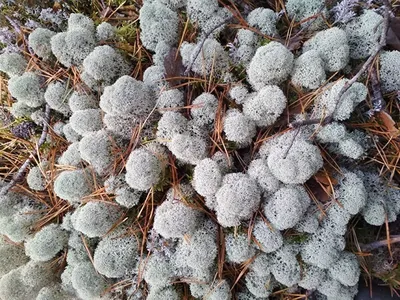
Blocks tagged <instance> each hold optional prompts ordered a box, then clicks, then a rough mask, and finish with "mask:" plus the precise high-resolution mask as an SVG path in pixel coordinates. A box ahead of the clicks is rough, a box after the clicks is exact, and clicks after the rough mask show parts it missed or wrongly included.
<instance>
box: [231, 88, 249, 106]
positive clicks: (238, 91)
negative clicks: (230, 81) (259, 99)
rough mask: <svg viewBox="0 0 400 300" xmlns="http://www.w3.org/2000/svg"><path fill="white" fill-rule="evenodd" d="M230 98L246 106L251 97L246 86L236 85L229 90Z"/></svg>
mask: <svg viewBox="0 0 400 300" xmlns="http://www.w3.org/2000/svg"><path fill="white" fill-rule="evenodd" d="M229 96H231V98H232V99H233V100H235V102H236V103H237V104H244V103H245V101H246V100H247V98H248V96H249V90H248V89H247V88H246V87H245V86H244V85H235V86H233V87H231V89H230V90H229Z"/></svg>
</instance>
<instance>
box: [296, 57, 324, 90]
mask: <svg viewBox="0 0 400 300" xmlns="http://www.w3.org/2000/svg"><path fill="white" fill-rule="evenodd" d="M291 77H292V82H293V84H295V85H298V86H301V87H304V88H307V89H316V88H318V87H320V86H321V85H322V84H323V83H324V82H325V80H326V74H325V70H324V62H323V60H322V59H321V57H320V55H319V53H318V52H317V51H316V50H308V51H306V52H304V53H303V54H302V55H300V56H299V57H298V58H297V59H296V60H295V61H294V67H293V70H292V73H291Z"/></svg>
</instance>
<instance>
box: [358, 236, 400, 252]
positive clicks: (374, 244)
mask: <svg viewBox="0 0 400 300" xmlns="http://www.w3.org/2000/svg"><path fill="white" fill-rule="evenodd" d="M395 243H400V235H392V236H391V237H390V240H389V241H388V240H382V241H376V242H372V243H370V244H360V247H361V250H362V251H366V252H367V251H371V250H374V249H377V248H380V247H383V246H387V245H388V244H395Z"/></svg>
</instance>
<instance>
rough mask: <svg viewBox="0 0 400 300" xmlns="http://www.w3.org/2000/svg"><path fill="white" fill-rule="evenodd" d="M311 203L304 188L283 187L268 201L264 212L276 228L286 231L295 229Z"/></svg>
mask: <svg viewBox="0 0 400 300" xmlns="http://www.w3.org/2000/svg"><path fill="white" fill-rule="evenodd" d="M310 202H311V200H310V197H309V196H308V194H307V191H306V190H305V189H304V188H303V187H302V186H289V187H282V188H280V189H279V190H278V191H277V192H275V193H274V194H273V195H272V196H271V197H268V198H267V199H266V204H265V205H264V206H263V210H264V214H265V216H266V217H267V218H268V220H269V221H270V222H271V224H272V225H273V226H274V227H275V228H277V229H279V230H284V229H288V228H291V227H294V226H295V225H296V224H297V223H298V222H299V221H300V219H301V217H302V216H303V214H304V213H305V212H306V210H307V208H308V206H309V205H310Z"/></svg>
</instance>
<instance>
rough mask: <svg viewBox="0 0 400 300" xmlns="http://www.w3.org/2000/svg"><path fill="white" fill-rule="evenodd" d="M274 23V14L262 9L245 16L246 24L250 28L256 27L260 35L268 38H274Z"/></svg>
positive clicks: (275, 31) (275, 19)
mask: <svg viewBox="0 0 400 300" xmlns="http://www.w3.org/2000/svg"><path fill="white" fill-rule="evenodd" d="M276 21H277V16H276V14H275V12H274V11H273V10H271V9H268V8H263V7H259V8H256V9H253V10H252V11H251V12H250V13H249V15H248V16H247V22H248V23H249V25H250V26H252V27H256V28H257V29H259V30H260V31H261V33H263V34H266V35H269V36H274V35H275V34H276V33H277V30H276Z"/></svg>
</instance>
